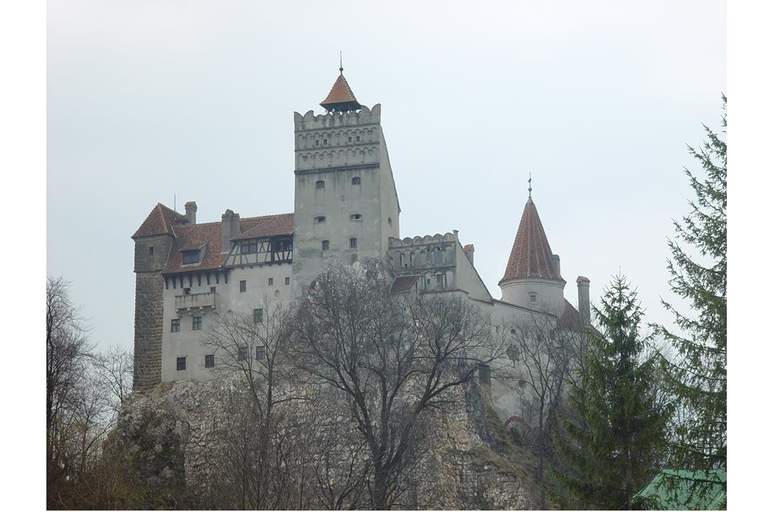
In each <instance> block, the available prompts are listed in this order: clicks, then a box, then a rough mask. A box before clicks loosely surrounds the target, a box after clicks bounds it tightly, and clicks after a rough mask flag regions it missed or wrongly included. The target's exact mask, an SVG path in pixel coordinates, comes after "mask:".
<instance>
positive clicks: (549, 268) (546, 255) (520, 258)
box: [499, 198, 563, 284]
mask: <svg viewBox="0 0 768 512" xmlns="http://www.w3.org/2000/svg"><path fill="white" fill-rule="evenodd" d="M530 277H537V278H541V279H554V280H558V281H562V280H563V278H562V277H561V276H560V273H559V272H558V271H557V270H556V269H555V265H554V264H553V263H552V249H550V248H549V242H548V241H547V235H546V233H544V226H543V225H542V224H541V219H540V218H539V212H538V211H537V210H536V205H535V204H533V200H532V199H530V198H529V199H528V202H527V203H526V204H525V208H524V209H523V216H522V218H521V219H520V226H519V227H518V228H517V236H515V243H514V244H513V245H512V252H510V254H509V261H508V262H507V269H506V272H504V277H503V278H502V279H501V281H500V282H499V284H501V283H503V282H505V281H508V280H512V279H521V278H530Z"/></svg>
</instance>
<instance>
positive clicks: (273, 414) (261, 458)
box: [205, 301, 300, 509]
mask: <svg viewBox="0 0 768 512" xmlns="http://www.w3.org/2000/svg"><path fill="white" fill-rule="evenodd" d="M290 334H291V322H290V311H289V309H288V308H287V307H284V306H282V305H279V304H273V303H270V302H268V301H265V302H264V303H263V304H261V307H259V308H255V309H253V310H252V311H251V312H248V313H237V312H232V313H226V314H223V315H221V316H220V317H219V319H218V322H217V324H216V325H215V326H214V327H213V328H212V329H211V331H210V332H209V334H208V335H207V337H206V341H205V343H206V345H208V346H209V347H210V348H211V349H212V352H213V357H214V358H215V362H213V361H212V363H214V365H215V366H214V371H215V372H216V373H218V375H219V377H224V376H226V377H228V378H229V382H231V383H232V385H233V386H232V388H231V389H230V390H227V391H226V394H227V396H226V397H224V398H225V400H226V401H225V404H226V407H225V410H224V414H223V415H222V417H221V418H219V419H218V430H217V432H218V435H219V437H220V439H221V442H222V443H223V445H224V447H225V448H224V449H223V450H222V451H221V452H220V453H219V457H218V458H217V459H216V461H215V464H218V467H217V468H216V473H217V475H218V476H219V479H218V481H217V486H218V488H217V489H214V491H213V492H215V493H218V495H219V496H220V497H221V498H222V499H226V501H225V503H227V505H228V506H231V507H232V508H255V509H274V508H286V507H288V506H289V505H288V502H287V501H286V500H288V498H289V496H290V491H289V489H288V485H289V477H288V474H287V470H288V464H287V463H286V460H287V458H288V456H289V454H288V453H287V451H288V448H289V446H290V444H291V443H290V442H289V439H288V432H287V430H286V429H285V428H284V426H285V421H284V418H285V414H286V411H285V410H284V408H281V406H282V405H283V404H286V403H287V402H290V401H294V400H297V399H299V398H300V397H299V396H298V395H297V394H296V393H295V392H294V390H293V389H292V388H291V386H290V383H291V380H290V378H289V376H290V373H289V369H288V367H287V365H286V357H285V350H284V349H285V344H286V342H287V340H288V338H289V336H290ZM232 498H235V499H234V500H233V499H232Z"/></svg>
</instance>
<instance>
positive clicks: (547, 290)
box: [501, 278, 565, 316]
mask: <svg viewBox="0 0 768 512" xmlns="http://www.w3.org/2000/svg"><path fill="white" fill-rule="evenodd" d="M564 288H565V282H564V281H554V280H551V279H538V278H527V279H519V280H516V281H511V282H507V283H504V284H503V285H502V287H501V299H502V300H503V301H504V302H508V303H510V304H515V305H518V306H523V307H526V308H531V309H536V310H538V311H546V312H549V313H553V314H554V315H557V316H560V314H562V312H563V310H564V308H565V303H564V294H563V290H564ZM530 293H536V294H537V298H536V303H531V302H529V300H528V298H529V294H530Z"/></svg>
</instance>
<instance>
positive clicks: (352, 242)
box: [349, 238, 357, 250]
mask: <svg viewBox="0 0 768 512" xmlns="http://www.w3.org/2000/svg"><path fill="white" fill-rule="evenodd" d="M349 248H350V249H354V250H357V238H350V239H349Z"/></svg>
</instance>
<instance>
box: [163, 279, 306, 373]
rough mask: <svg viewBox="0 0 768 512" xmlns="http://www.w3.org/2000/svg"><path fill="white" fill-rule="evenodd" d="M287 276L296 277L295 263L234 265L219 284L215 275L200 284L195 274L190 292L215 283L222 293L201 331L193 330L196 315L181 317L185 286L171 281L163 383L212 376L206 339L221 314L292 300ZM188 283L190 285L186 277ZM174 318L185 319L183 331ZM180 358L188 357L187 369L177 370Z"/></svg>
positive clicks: (166, 309)
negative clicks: (179, 305) (173, 329)
mask: <svg viewBox="0 0 768 512" xmlns="http://www.w3.org/2000/svg"><path fill="white" fill-rule="evenodd" d="M212 274H213V273H212ZM270 277H271V278H272V279H273V283H274V284H273V285H272V286H269V285H268V283H269V278H270ZM286 278H289V280H291V279H292V276H291V265H289V264H280V265H263V266H259V267H246V268H234V269H231V270H230V272H229V277H228V279H227V283H225V282H224V276H223V275H222V274H220V277H219V283H218V284H217V283H216V282H215V279H213V278H212V279H211V283H210V284H206V280H205V277H203V279H202V281H201V285H198V284H197V278H196V277H193V279H192V286H191V290H190V293H193V294H194V293H206V292H209V291H210V288H211V286H216V293H218V294H219V297H218V308H217V310H216V311H208V312H205V313H203V314H202V317H203V325H202V329H201V330H199V331H194V330H192V315H189V314H185V315H182V316H177V314H176V296H177V295H182V294H183V293H184V287H183V286H182V287H179V286H178V280H177V288H176V289H174V288H173V285H172V284H171V283H169V287H168V289H166V290H165V292H164V296H163V303H164V319H163V350H162V380H163V382H170V381H173V380H194V381H205V380H208V379H210V378H211V377H212V372H211V370H210V369H209V368H205V355H206V354H211V353H213V349H212V348H211V347H209V346H206V344H205V339H206V335H207V334H208V333H209V332H210V329H211V328H212V327H213V326H214V325H215V324H216V322H217V319H218V315H219V314H221V313H226V312H228V311H233V312H240V313H246V314H248V313H251V312H252V311H253V310H254V309H255V308H260V307H263V304H264V301H265V300H270V301H272V302H273V303H274V302H289V301H290V299H291V283H290V281H289V284H285V279H286ZM241 280H245V281H246V291H245V292H243V293H241V292H240V281H241ZM185 286H188V281H187V280H186V278H185ZM275 292H278V293H279V296H276V294H275ZM172 318H180V319H181V330H180V332H171V319H172ZM177 357H186V358H187V369H186V370H184V371H177V370H176V358H177Z"/></svg>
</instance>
